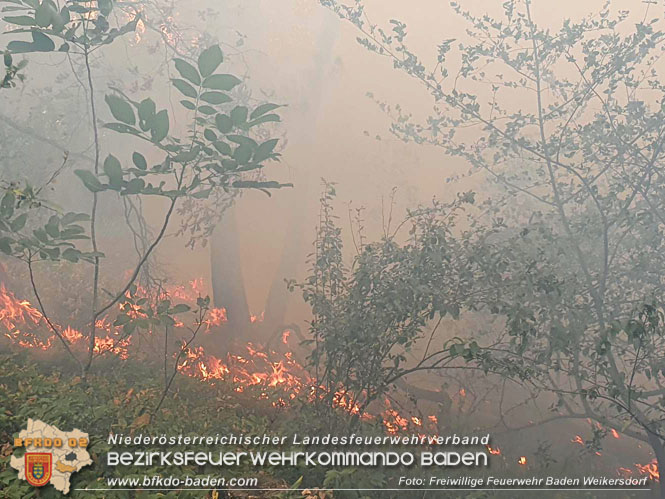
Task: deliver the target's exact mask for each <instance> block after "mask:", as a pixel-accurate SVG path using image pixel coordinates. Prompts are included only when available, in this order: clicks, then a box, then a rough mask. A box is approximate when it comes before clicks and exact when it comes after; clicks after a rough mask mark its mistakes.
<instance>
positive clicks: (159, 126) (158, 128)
mask: <svg viewBox="0 0 665 499" xmlns="http://www.w3.org/2000/svg"><path fill="white" fill-rule="evenodd" d="M153 122H154V126H153V127H152V129H151V136H152V140H153V141H154V142H161V141H162V140H164V139H165V138H166V136H167V135H168V134H169V115H168V113H167V112H166V109H162V110H161V111H160V112H158V113H157V114H156V115H155V119H154V120H153Z"/></svg>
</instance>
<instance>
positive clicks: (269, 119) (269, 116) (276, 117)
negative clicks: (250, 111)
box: [247, 114, 282, 127]
mask: <svg viewBox="0 0 665 499" xmlns="http://www.w3.org/2000/svg"><path fill="white" fill-rule="evenodd" d="M280 121H282V119H281V118H280V117H279V115H277V114H266V115H265V116H261V117H260V118H257V119H255V120H253V121H250V122H249V123H247V126H248V127H253V126H256V125H260V124H262V123H269V122H280Z"/></svg>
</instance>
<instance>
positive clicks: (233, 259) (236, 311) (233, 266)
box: [210, 206, 249, 340]
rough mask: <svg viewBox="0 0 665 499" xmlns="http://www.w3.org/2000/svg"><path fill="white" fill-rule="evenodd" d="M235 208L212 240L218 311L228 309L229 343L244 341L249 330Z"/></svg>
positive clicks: (226, 335)
mask: <svg viewBox="0 0 665 499" xmlns="http://www.w3.org/2000/svg"><path fill="white" fill-rule="evenodd" d="M240 263H241V260H240V249H239V240H238V227H237V224H236V217H235V207H234V206H231V207H230V208H229V209H228V210H226V212H225V213H224V215H223V218H222V220H221V222H220V223H219V225H218V226H217V227H216V228H215V231H214V232H213V234H212V236H211V238H210V270H211V274H212V292H213V301H214V305H215V307H224V308H225V309H226V316H227V318H228V322H227V324H226V327H225V328H224V329H227V330H228V332H227V333H226V334H225V337H226V338H228V339H229V340H232V339H236V338H239V337H241V336H242V335H243V334H244V333H245V332H246V331H247V329H248V327H249V306H248V305H247V295H246V293H245V283H244V280H243V276H242V266H241V264H240Z"/></svg>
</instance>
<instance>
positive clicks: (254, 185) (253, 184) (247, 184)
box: [233, 180, 293, 196]
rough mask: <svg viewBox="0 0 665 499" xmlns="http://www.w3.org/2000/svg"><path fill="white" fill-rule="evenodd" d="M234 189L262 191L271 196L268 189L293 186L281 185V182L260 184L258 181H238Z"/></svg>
mask: <svg viewBox="0 0 665 499" xmlns="http://www.w3.org/2000/svg"><path fill="white" fill-rule="evenodd" d="M233 187H235V188H236V189H260V190H262V191H263V192H265V193H266V194H267V195H268V196H270V192H268V191H267V190H266V189H281V188H282V187H293V184H290V183H289V184H280V183H279V182H275V181H274V180H273V181H268V182H259V181H256V180H236V181H235V182H233Z"/></svg>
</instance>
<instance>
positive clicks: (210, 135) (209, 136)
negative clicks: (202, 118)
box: [203, 128, 217, 142]
mask: <svg viewBox="0 0 665 499" xmlns="http://www.w3.org/2000/svg"><path fill="white" fill-rule="evenodd" d="M203 136H204V137H205V138H206V139H208V140H209V141H210V142H215V141H216V140H217V135H215V132H213V131H212V130H210V128H206V129H205V130H204V131H203Z"/></svg>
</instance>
